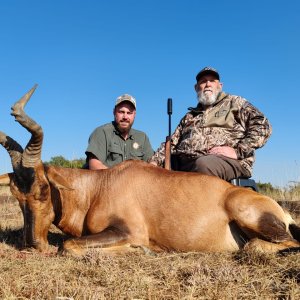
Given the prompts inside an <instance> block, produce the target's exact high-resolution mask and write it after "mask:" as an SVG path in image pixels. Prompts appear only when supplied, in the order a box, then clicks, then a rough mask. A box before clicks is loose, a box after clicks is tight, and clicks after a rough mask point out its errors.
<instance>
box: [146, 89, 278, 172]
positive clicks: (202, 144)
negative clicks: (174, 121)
mask: <svg viewBox="0 0 300 300" xmlns="http://www.w3.org/2000/svg"><path fill="white" fill-rule="evenodd" d="M189 110H190V111H189V112H188V113H187V114H186V115H185V116H184V117H183V118H182V119H181V121H180V123H179V125H178V126H177V128H176V129H175V132H174V133H173V134H172V137H171V153H172V154H176V155H185V156H189V157H191V158H197V157H200V156H202V155H207V154H208V151H209V150H210V149H211V148H213V147H215V146H229V147H232V148H234V149H235V151H236V154H237V159H238V161H239V162H240V163H241V165H242V166H243V167H244V168H246V170H248V171H249V174H250V175H251V174H252V167H253V163H254V160H255V155H254V150H255V149H257V148H260V147H262V146H263V145H264V144H265V143H266V141H267V140H268V138H269V137H270V135H271V133H272V128H271V125H270V123H269V121H268V120H267V118H266V117H265V116H264V115H263V114H262V113H261V112H260V111H258V110H257V109H256V108H255V107H254V106H253V105H251V104H250V103H249V102H248V101H247V100H246V99H244V98H242V97H239V96H234V95H229V94H225V93H223V92H222V93H221V94H220V95H219V97H218V99H217V101H216V103H215V104H214V105H213V106H212V107H209V108H208V109H206V110H204V109H203V107H202V106H201V104H198V106H197V107H196V108H189ZM164 144H165V143H162V144H161V146H160V147H159V148H158V149H157V151H156V152H155V153H154V155H153V156H152V158H151V159H150V162H156V163H157V164H158V165H159V166H163V165H164V160H165V146H164Z"/></svg>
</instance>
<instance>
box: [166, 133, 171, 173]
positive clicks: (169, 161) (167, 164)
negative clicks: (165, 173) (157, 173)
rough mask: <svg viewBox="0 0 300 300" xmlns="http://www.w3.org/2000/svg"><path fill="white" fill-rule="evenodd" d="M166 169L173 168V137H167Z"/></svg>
mask: <svg viewBox="0 0 300 300" xmlns="http://www.w3.org/2000/svg"><path fill="white" fill-rule="evenodd" d="M165 169H167V170H171V138H170V136H167V137H166V143H165Z"/></svg>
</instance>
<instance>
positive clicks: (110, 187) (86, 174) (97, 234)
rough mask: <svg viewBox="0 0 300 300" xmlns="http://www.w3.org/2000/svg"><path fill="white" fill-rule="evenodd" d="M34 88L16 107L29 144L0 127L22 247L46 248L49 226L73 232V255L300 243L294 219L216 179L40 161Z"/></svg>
mask: <svg viewBox="0 0 300 300" xmlns="http://www.w3.org/2000/svg"><path fill="white" fill-rule="evenodd" d="M34 90H35V87H34V88H33V89H32V90H30V91H29V93H27V94H26V95H25V96H24V97H22V98H21V99H20V100H19V101H18V102H17V103H16V104H15V105H14V106H13V108H12V115H13V116H14V117H15V118H16V120H17V121H18V122H19V123H20V124H21V125H22V126H23V127H24V128H26V129H27V130H28V131H29V132H30V133H31V134H32V137H31V139H30V141H29V143H28V145H27V146H26V148H25V149H24V150H23V148H22V147H21V146H20V145H19V144H18V143H17V142H16V141H14V140H13V139H11V138H10V137H8V136H6V135H5V134H4V133H2V132H0V143H1V144H2V145H3V146H4V147H5V148H6V149H7V151H8V153H9V155H10V157H11V161H12V166H13V171H14V172H13V173H12V174H10V175H9V176H7V175H6V176H5V175H4V176H3V177H2V180H6V181H7V178H8V177H10V180H9V181H10V185H11V191H12V193H13V195H14V196H15V197H16V198H17V199H18V201H19V203H20V206H21V208H22V211H23V216H24V243H25V246H34V247H36V248H37V249H39V250H40V251H46V250H47V246H48V241H47V234H48V230H49V227H50V225H51V224H52V223H54V224H55V225H56V226H57V227H59V228H60V229H61V230H62V231H63V232H65V233H67V234H69V235H71V236H73V238H70V239H69V240H67V241H66V242H65V243H64V250H65V251H67V252H70V253H73V254H83V253H85V252H86V250H88V249H89V248H97V249H99V250H101V251H103V252H108V253H110V252H126V251H131V250H134V249H136V247H142V248H143V249H146V248H147V249H150V250H152V251H173V250H174V251H214V252H219V251H220V252H221V251H234V250H238V249H240V248H242V247H244V245H245V244H247V248H250V249H251V248H254V249H261V250H262V251H268V252H269V251H272V252H274V251H278V250H281V249H285V248H289V247H299V246H300V244H299V242H298V241H297V240H296V239H294V238H293V237H292V235H291V234H290V233H289V224H291V223H292V219H291V218H290V216H289V215H288V214H287V213H285V212H284V211H283V209H282V208H281V207H280V206H279V205H278V204H277V203H276V202H275V201H274V200H272V199H270V198H268V197H266V196H262V195H260V194H258V193H256V192H254V191H251V190H247V189H245V188H241V187H236V186H233V185H231V184H229V183H228V182H225V181H223V180H221V179H219V178H217V177H212V176H206V175H201V174H196V173H186V172H175V171H169V170H165V169H162V168H159V167H155V166H152V165H150V164H147V163H145V162H141V161H126V162H124V163H121V164H119V165H117V166H115V167H113V168H111V169H107V170H100V171H90V170H81V169H67V168H59V167H54V166H45V165H43V163H42V161H41V147H42V141H43V131H42V128H41V127H40V126H39V125H38V124H37V123H36V122H35V121H33V120H32V119H30V118H29V117H28V116H27V115H26V114H25V112H24V106H25V104H26V103H27V101H28V100H29V98H30V96H31V95H32V93H33V92H34ZM0 179H1V178H0ZM293 226H294V228H297V230H298V229H299V227H297V226H296V225H293ZM297 230H294V231H293V232H296V231H297ZM298 231H299V230H298ZM298 239H299V237H298Z"/></svg>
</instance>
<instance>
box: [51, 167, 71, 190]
mask: <svg viewBox="0 0 300 300" xmlns="http://www.w3.org/2000/svg"><path fill="white" fill-rule="evenodd" d="M46 176H47V178H48V180H49V182H50V183H51V184H53V185H54V186H55V187H56V188H57V189H63V190H68V191H72V190H74V189H73V188H72V187H70V184H69V183H68V182H67V180H66V179H65V178H64V177H63V176H61V175H60V174H59V173H58V172H57V171H56V170H54V169H52V168H47V171H46Z"/></svg>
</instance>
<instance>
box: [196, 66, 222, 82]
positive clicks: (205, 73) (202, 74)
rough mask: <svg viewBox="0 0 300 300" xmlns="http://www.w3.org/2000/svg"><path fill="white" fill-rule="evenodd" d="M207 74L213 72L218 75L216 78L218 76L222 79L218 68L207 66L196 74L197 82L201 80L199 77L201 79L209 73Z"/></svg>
mask: <svg viewBox="0 0 300 300" xmlns="http://www.w3.org/2000/svg"><path fill="white" fill-rule="evenodd" d="M207 74H212V75H214V76H216V78H217V79H218V80H220V75H219V72H218V71H217V70H216V69H214V68H212V67H205V68H203V69H202V70H201V71H200V72H199V73H198V74H197V76H196V80H197V82H198V81H199V79H200V78H201V77H202V76H204V75H207Z"/></svg>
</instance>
